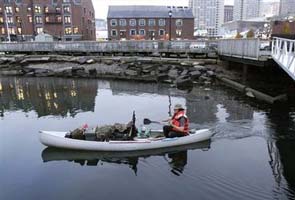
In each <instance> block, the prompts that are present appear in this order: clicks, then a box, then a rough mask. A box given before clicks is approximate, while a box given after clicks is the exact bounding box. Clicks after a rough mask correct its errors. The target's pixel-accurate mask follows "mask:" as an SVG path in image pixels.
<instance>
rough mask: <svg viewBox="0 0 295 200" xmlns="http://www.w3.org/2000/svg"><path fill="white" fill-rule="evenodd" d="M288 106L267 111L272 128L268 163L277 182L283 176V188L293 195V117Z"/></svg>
mask: <svg viewBox="0 0 295 200" xmlns="http://www.w3.org/2000/svg"><path fill="white" fill-rule="evenodd" d="M293 112H294V111H293V110H291V107H290V106H286V105H277V106H274V107H273V108H272V109H271V110H270V112H269V113H268V116H269V119H270V122H271V124H270V125H271V128H273V129H274V132H273V134H272V138H270V141H269V151H270V155H271V160H270V165H271V167H272V169H273V171H274V177H275V178H276V181H277V182H278V184H280V183H281V181H282V177H284V178H285V179H286V181H287V183H288V188H285V190H286V191H287V192H288V193H289V196H290V197H292V198H294V196H295V171H294V169H295V159H294V152H295V140H294V139H295V119H294V117H293V116H292V115H291V113H293Z"/></svg>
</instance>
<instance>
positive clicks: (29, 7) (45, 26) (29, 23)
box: [0, 0, 95, 41]
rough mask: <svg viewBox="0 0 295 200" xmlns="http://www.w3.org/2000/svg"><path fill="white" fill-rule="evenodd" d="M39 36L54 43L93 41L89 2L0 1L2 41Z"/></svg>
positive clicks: (61, 0)
mask: <svg viewBox="0 0 295 200" xmlns="http://www.w3.org/2000/svg"><path fill="white" fill-rule="evenodd" d="M42 32H44V33H47V34H50V35H52V36H53V37H54V38H55V39H56V40H67V41H71V40H95V13H94V8H93V4H92V1H91V0H0V38H1V40H8V39H9V38H10V39H11V40H18V41H24V40H31V39H33V38H34V36H36V35H37V34H39V33H42ZM8 33H9V34H8Z"/></svg>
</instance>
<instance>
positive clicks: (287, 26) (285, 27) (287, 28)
mask: <svg viewBox="0 0 295 200" xmlns="http://www.w3.org/2000/svg"><path fill="white" fill-rule="evenodd" d="M290 33H291V28H290V23H289V22H284V25H283V34H290Z"/></svg>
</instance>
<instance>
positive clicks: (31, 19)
mask: <svg viewBox="0 0 295 200" xmlns="http://www.w3.org/2000/svg"><path fill="white" fill-rule="evenodd" d="M28 21H29V22H30V23H32V22H33V18H32V16H30V15H28Z"/></svg>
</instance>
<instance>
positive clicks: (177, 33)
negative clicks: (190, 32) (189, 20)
mask: <svg viewBox="0 0 295 200" xmlns="http://www.w3.org/2000/svg"><path fill="white" fill-rule="evenodd" d="M181 34H182V30H181V29H176V36H177V37H181Z"/></svg>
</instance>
